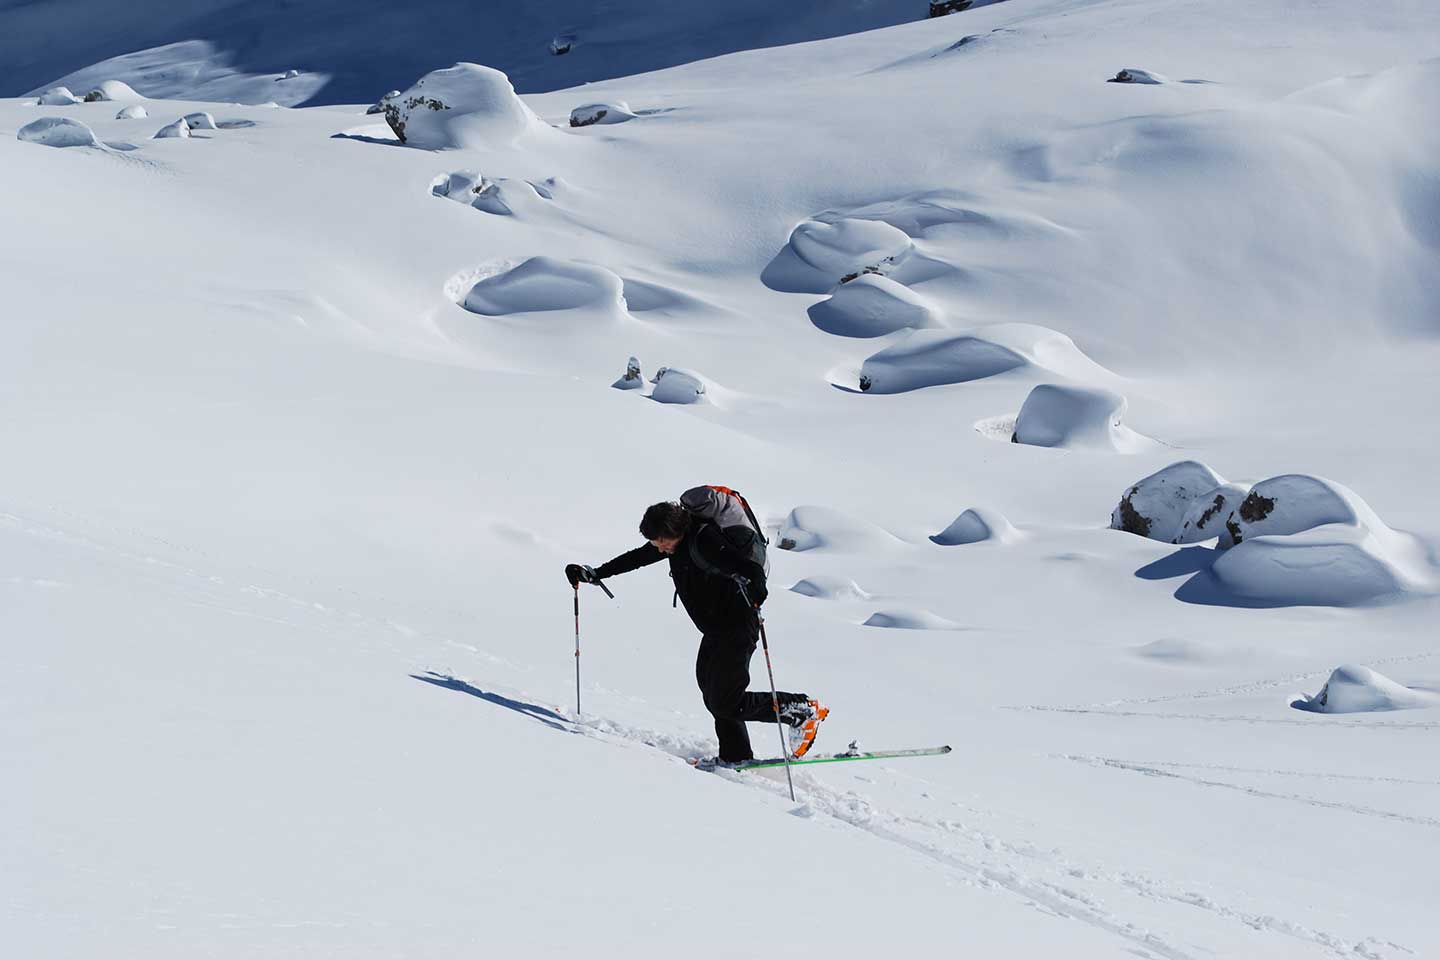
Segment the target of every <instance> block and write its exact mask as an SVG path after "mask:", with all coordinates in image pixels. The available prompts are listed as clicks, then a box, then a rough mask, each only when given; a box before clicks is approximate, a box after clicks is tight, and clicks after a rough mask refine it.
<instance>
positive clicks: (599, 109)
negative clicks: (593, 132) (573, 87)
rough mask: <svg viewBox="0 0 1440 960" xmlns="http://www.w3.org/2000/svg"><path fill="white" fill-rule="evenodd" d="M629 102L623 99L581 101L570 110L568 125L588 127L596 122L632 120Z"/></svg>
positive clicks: (633, 116) (632, 115) (633, 115)
mask: <svg viewBox="0 0 1440 960" xmlns="http://www.w3.org/2000/svg"><path fill="white" fill-rule="evenodd" d="M634 119H635V114H634V113H633V112H632V111H631V109H630V104H628V103H626V102H625V101H624V100H615V101H612V102H610V103H583V104H581V105H580V106H578V107H576V108H575V109H574V110H571V111H570V126H572V127H589V126H593V125H594V124H597V123H624V122H625V121H626V120H634Z"/></svg>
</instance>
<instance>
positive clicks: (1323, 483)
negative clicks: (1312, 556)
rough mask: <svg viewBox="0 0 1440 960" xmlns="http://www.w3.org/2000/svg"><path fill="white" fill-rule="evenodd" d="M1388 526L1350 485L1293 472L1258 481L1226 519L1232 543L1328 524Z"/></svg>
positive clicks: (1229, 539)
mask: <svg viewBox="0 0 1440 960" xmlns="http://www.w3.org/2000/svg"><path fill="white" fill-rule="evenodd" d="M1330 523H1338V524H1343V525H1346V526H1363V527H1365V528H1367V529H1372V530H1373V529H1387V528H1386V527H1385V524H1384V523H1382V522H1381V520H1380V518H1379V517H1378V516H1376V514H1375V511H1373V510H1371V509H1370V506H1369V504H1367V503H1365V501H1364V500H1362V499H1360V497H1359V496H1358V495H1357V494H1356V493H1355V492H1354V491H1353V490H1350V489H1349V488H1347V487H1343V486H1341V485H1340V484H1338V483H1335V482H1333V481H1330V480H1325V479H1322V478H1320V477H1312V476H1308V475H1306V474H1299V473H1292V474H1286V475H1284V476H1279V477H1271V478H1270V479H1268V480H1262V481H1260V482H1259V483H1257V484H1255V486H1254V487H1252V488H1251V489H1250V491H1249V493H1247V494H1246V495H1245V498H1244V499H1243V500H1241V501H1240V503H1239V505H1238V506H1237V507H1236V508H1235V509H1234V510H1232V511H1231V512H1230V514H1229V515H1228V516H1227V517H1226V519H1225V526H1226V529H1227V531H1228V533H1229V538H1228V544H1237V543H1241V542H1242V541H1245V540H1250V539H1253V538H1255V537H1263V536H1267V535H1282V536H1283V535H1286V534H1292V533H1300V532H1301V531H1303V530H1310V529H1312V528H1314V527H1319V526H1324V525H1325V524H1330Z"/></svg>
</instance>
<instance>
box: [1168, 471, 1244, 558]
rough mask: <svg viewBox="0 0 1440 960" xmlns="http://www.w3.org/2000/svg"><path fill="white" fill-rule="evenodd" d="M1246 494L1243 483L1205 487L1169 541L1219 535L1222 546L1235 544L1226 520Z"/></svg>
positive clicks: (1182, 541) (1196, 541) (1191, 541)
mask: <svg viewBox="0 0 1440 960" xmlns="http://www.w3.org/2000/svg"><path fill="white" fill-rule="evenodd" d="M1249 493H1250V487H1249V486H1248V485H1246V484H1243V483H1222V484H1220V485H1219V486H1218V487H1216V488H1215V489H1214V490H1206V491H1205V492H1204V493H1202V494H1201V495H1200V496H1198V497H1196V498H1195V499H1194V500H1193V501H1192V502H1191V503H1190V507H1189V509H1187V510H1186V511H1185V516H1184V517H1183V518H1181V520H1180V526H1179V527H1178V528H1176V530H1175V536H1174V537H1172V538H1171V540H1170V542H1171V543H1202V542H1204V541H1206V540H1210V539H1213V538H1216V537H1218V538H1219V545H1220V547H1221V548H1222V549H1223V548H1225V547H1231V546H1234V544H1235V541H1234V540H1233V539H1231V537H1230V531H1229V530H1228V529H1227V528H1226V526H1225V521H1226V520H1227V519H1228V518H1229V516H1230V514H1231V513H1232V512H1234V510H1235V509H1236V508H1237V507H1239V506H1240V503H1241V502H1242V501H1243V500H1244V499H1245V497H1246V496H1248V495H1249Z"/></svg>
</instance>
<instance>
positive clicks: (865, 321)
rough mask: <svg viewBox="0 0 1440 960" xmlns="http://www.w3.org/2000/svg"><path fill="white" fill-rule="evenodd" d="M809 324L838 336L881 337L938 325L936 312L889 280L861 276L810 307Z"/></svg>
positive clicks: (917, 297) (927, 302) (923, 300)
mask: <svg viewBox="0 0 1440 960" xmlns="http://www.w3.org/2000/svg"><path fill="white" fill-rule="evenodd" d="M810 322H811V323H813V324H815V326H817V327H819V328H820V329H821V330H824V331H825V332H826V333H833V334H835V335H836V336H839V337H883V336H884V335H885V334H887V333H894V332H895V331H897V330H904V329H906V328H907V327H935V326H939V325H940V314H939V311H938V310H937V309H936V308H935V307H934V306H933V305H932V304H931V303H930V301H928V300H927V299H925V298H924V297H922V296H921V295H920V294H918V293H915V292H914V291H912V290H911V289H910V288H908V287H906V286H904V285H903V284H899V283H896V282H895V281H894V280H891V279H890V278H889V277H884V276H881V275H880V274H878V273H864V274H861V275H860V276H858V277H856V278H854V279H852V280H849V281H846V282H844V283H841V284H839V285H838V286H836V287H835V289H834V290H832V291H831V292H830V298H829V299H828V300H823V301H821V302H820V303H817V304H815V305H814V306H813V307H811V308H810Z"/></svg>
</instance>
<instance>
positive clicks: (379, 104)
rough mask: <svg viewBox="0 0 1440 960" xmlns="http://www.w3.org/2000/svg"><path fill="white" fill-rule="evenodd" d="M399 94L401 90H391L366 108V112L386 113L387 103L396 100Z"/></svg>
mask: <svg viewBox="0 0 1440 960" xmlns="http://www.w3.org/2000/svg"><path fill="white" fill-rule="evenodd" d="M398 96H400V91H399V90H391V91H390V92H389V93H387V94H385V96H383V97H381V98H380V99H379V100H376V101H375V102H374V103H372V104H371V105H370V106H369V108H368V109H366V111H365V113H366V114H367V115H368V114H372V113H384V112H385V104H387V103H389V102H390V101H391V100H394V99H395V98H396V97H398Z"/></svg>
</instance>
